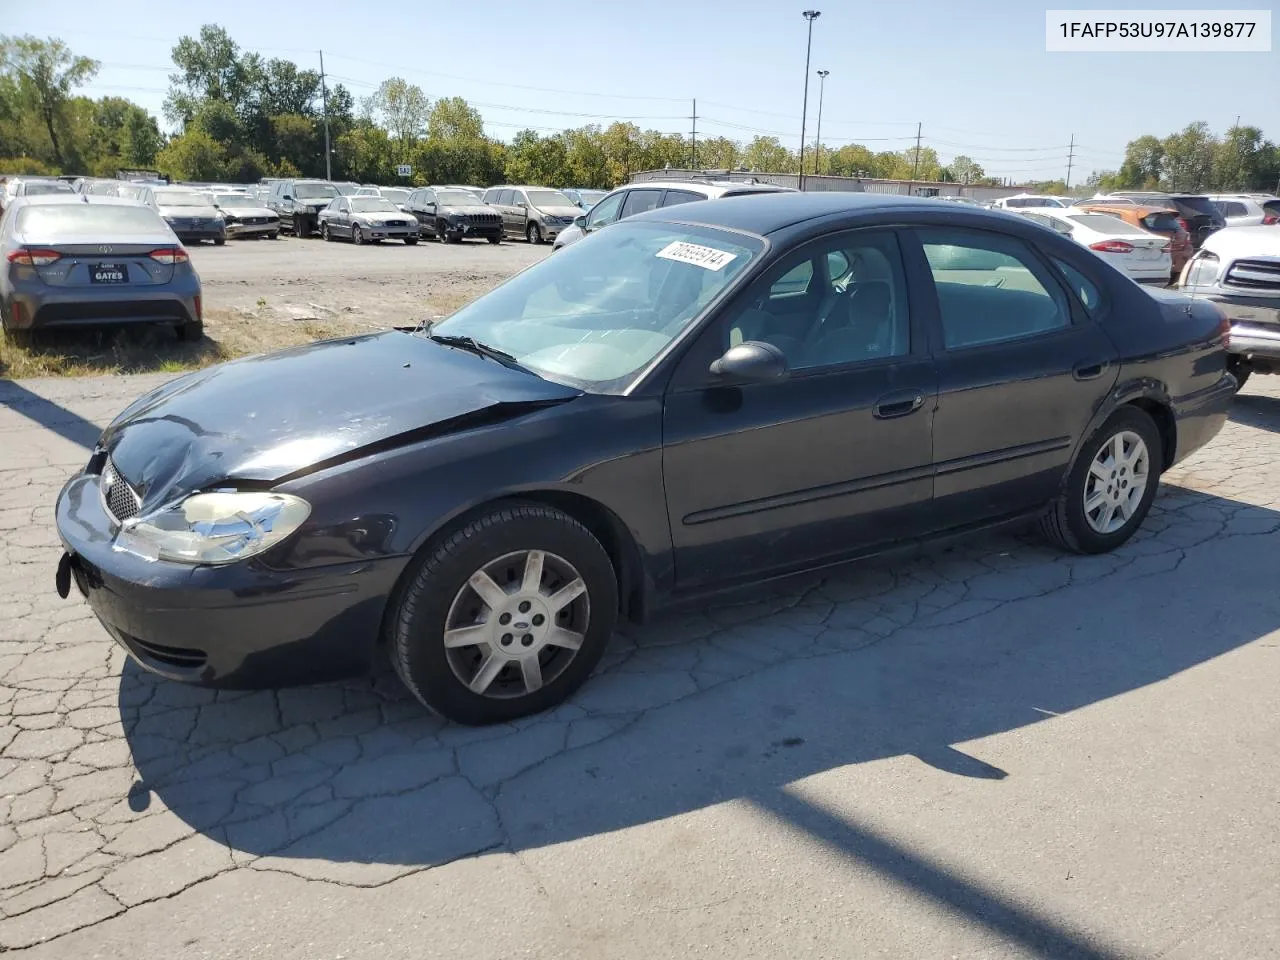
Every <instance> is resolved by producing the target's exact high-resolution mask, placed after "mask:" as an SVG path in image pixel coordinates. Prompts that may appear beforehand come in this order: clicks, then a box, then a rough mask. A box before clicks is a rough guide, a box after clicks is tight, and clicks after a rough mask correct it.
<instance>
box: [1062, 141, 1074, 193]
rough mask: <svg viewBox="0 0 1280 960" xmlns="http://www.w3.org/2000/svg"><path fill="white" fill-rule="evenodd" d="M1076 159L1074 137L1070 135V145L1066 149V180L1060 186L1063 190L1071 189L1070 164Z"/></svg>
mask: <svg viewBox="0 0 1280 960" xmlns="http://www.w3.org/2000/svg"><path fill="white" fill-rule="evenodd" d="M1075 159H1076V135H1075V134H1074V133H1073V134H1072V135H1071V144H1070V146H1068V147H1067V179H1066V180H1064V181H1063V183H1062V186H1063V189H1065V190H1070V189H1071V164H1072V163H1074V162H1075Z"/></svg>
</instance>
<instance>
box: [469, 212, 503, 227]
mask: <svg viewBox="0 0 1280 960" xmlns="http://www.w3.org/2000/svg"><path fill="white" fill-rule="evenodd" d="M501 222H502V218H501V217H500V216H498V215H497V214H496V213H470V214H467V223H469V224H471V225H472V226H473V227H496V226H497V225H498V224H500V223H501Z"/></svg>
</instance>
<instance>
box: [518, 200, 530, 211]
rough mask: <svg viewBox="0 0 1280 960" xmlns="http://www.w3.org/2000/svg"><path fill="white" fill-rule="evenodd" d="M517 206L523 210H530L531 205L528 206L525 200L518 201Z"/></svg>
mask: <svg viewBox="0 0 1280 960" xmlns="http://www.w3.org/2000/svg"><path fill="white" fill-rule="evenodd" d="M516 206H517V207H519V208H520V209H521V210H527V209H529V205H528V204H527V203H525V202H524V201H523V200H517V201H516Z"/></svg>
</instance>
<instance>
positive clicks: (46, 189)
mask: <svg viewBox="0 0 1280 960" xmlns="http://www.w3.org/2000/svg"><path fill="white" fill-rule="evenodd" d="M23 192H24V193H25V194H26V195H27V196H28V197H35V196H39V195H40V194H42V193H75V191H74V190H72V189H71V185H70V184H67V183H63V182H62V181H61V180H52V181H50V182H48V183H28V184H27V188H26V190H24V191H23Z"/></svg>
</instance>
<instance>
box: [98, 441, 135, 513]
mask: <svg viewBox="0 0 1280 960" xmlns="http://www.w3.org/2000/svg"><path fill="white" fill-rule="evenodd" d="M98 482H99V484H100V489H101V490H102V502H103V503H104V504H106V507H107V513H109V514H110V515H111V519H113V520H115V522H116V523H123V522H124V521H125V520H132V519H133V518H134V517H136V516H137V515H138V510H139V508H140V507H141V505H142V504H141V501H140V499H139V498H138V495H137V494H136V493H135V492H134V490H133V487H131V486H129V484H128V483H127V482H126V481H125V480H124V478H123V477H121V476H120V474H119V473H117V472H116V465H115V464H114V463H112V462H111V458H110V457H107V461H106V463H104V464H103V466H102V479H101V480H99V481H98Z"/></svg>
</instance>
